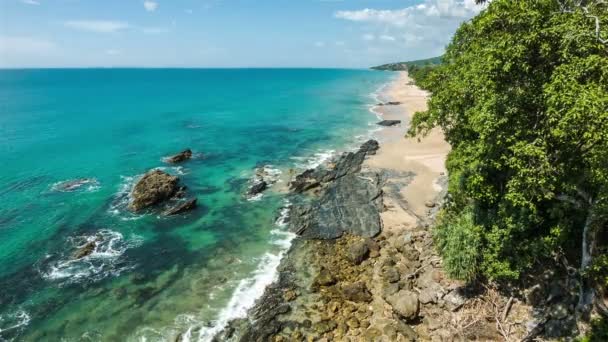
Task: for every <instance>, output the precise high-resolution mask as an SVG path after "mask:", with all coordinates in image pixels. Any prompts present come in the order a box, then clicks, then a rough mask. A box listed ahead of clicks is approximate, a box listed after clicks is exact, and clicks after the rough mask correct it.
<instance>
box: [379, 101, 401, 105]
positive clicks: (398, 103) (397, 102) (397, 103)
mask: <svg viewBox="0 0 608 342" xmlns="http://www.w3.org/2000/svg"><path fill="white" fill-rule="evenodd" d="M400 104H401V102H399V101H388V102H385V103H382V102H380V103H378V104H376V106H397V105H400Z"/></svg>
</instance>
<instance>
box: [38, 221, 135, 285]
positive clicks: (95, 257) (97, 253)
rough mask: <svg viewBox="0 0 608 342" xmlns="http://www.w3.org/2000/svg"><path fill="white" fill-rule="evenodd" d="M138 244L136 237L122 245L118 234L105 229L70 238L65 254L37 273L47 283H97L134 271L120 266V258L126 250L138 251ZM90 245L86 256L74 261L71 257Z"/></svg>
mask: <svg viewBox="0 0 608 342" xmlns="http://www.w3.org/2000/svg"><path fill="white" fill-rule="evenodd" d="M142 242H143V240H142V238H141V237H139V236H133V237H132V238H131V239H129V240H128V241H125V239H124V238H123V235H122V234H120V233H119V232H115V231H112V230H109V229H102V230H100V231H98V232H96V233H95V234H93V235H88V236H76V237H70V238H68V239H67V247H66V249H67V250H68V253H65V252H63V253H62V254H61V255H59V256H58V257H57V260H54V261H51V262H50V263H48V264H47V266H46V268H45V269H44V270H42V271H41V275H42V277H43V278H45V279H47V280H49V281H58V282H60V284H71V283H77V282H80V281H83V280H89V281H97V280H101V279H102V278H105V277H107V276H110V275H118V274H120V273H121V272H123V271H125V270H127V269H131V268H132V267H134V265H128V264H127V263H124V262H122V260H120V259H121V258H120V257H121V256H122V255H123V254H124V252H125V251H126V250H127V249H129V248H133V247H138V246H140V245H141V244H142ZM90 243H94V248H93V251H92V252H91V253H90V254H88V255H86V256H84V257H82V258H74V256H73V255H72V254H73V252H74V251H75V250H78V249H79V248H83V247H84V246H86V245H88V244H90ZM53 258H54V256H53V255H49V256H47V259H53Z"/></svg>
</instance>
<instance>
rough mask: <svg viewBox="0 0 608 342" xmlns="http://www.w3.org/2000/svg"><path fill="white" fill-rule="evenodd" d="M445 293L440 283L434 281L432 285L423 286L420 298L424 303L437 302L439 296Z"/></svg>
mask: <svg viewBox="0 0 608 342" xmlns="http://www.w3.org/2000/svg"><path fill="white" fill-rule="evenodd" d="M443 294H444V291H443V288H442V287H441V285H439V284H438V283H432V284H431V286H430V287H426V288H423V289H422V291H420V296H419V300H420V303H422V304H431V303H437V300H438V299H439V298H442V297H443Z"/></svg>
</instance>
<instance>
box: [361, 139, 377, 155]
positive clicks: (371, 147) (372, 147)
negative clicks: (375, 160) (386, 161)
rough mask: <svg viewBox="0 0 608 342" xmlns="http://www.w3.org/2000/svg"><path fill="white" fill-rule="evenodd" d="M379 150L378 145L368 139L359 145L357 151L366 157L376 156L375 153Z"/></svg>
mask: <svg viewBox="0 0 608 342" xmlns="http://www.w3.org/2000/svg"><path fill="white" fill-rule="evenodd" d="M378 149H380V144H378V142H377V141H376V140H373V139H370V140H368V141H366V142H364V143H363V145H361V147H360V148H359V151H363V152H365V153H367V154H368V155H372V154H376V151H378Z"/></svg>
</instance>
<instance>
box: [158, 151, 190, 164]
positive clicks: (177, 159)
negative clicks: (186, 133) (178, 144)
mask: <svg viewBox="0 0 608 342" xmlns="http://www.w3.org/2000/svg"><path fill="white" fill-rule="evenodd" d="M190 158H192V151H191V150H190V149H189V148H188V149H185V150H183V151H181V152H180V153H178V154H176V155H173V156H170V157H167V158H166V159H165V161H166V162H167V163H170V164H177V163H181V162H183V161H186V160H188V159H190Z"/></svg>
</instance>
